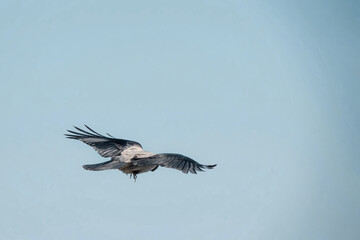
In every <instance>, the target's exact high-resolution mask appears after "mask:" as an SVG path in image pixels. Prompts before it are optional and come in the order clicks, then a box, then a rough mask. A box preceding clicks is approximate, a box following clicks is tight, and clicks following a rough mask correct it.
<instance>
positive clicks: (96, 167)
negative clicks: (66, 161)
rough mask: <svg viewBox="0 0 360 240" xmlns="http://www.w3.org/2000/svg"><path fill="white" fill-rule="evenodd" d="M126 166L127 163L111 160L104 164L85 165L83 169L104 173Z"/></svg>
mask: <svg viewBox="0 0 360 240" xmlns="http://www.w3.org/2000/svg"><path fill="white" fill-rule="evenodd" d="M124 165H125V163H123V162H118V161H112V160H110V161H107V162H103V163H97V164H89V165H84V166H83V168H84V169H86V170H90V171H103V170H108V169H118V168H120V167H122V166H124Z"/></svg>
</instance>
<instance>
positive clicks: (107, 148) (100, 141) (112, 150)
mask: <svg viewBox="0 0 360 240" xmlns="http://www.w3.org/2000/svg"><path fill="white" fill-rule="evenodd" d="M85 127H86V128H87V129H88V130H89V131H85V130H83V129H81V128H78V127H75V126H74V128H75V129H76V130H78V132H75V131H71V130H67V131H68V132H69V133H70V134H65V136H66V137H67V138H70V139H75V140H79V141H82V142H84V143H86V144H87V145H90V146H91V147H93V148H94V149H95V150H96V151H97V152H98V153H99V154H100V155H101V156H102V157H114V156H119V155H121V152H122V151H124V150H125V149H127V148H129V147H132V146H137V147H139V148H141V149H142V146H141V145H140V143H138V142H134V141H130V140H126V139H118V138H114V137H106V136H103V135H101V134H99V133H97V132H95V131H94V130H92V129H91V128H90V127H88V126H86V125H85Z"/></svg>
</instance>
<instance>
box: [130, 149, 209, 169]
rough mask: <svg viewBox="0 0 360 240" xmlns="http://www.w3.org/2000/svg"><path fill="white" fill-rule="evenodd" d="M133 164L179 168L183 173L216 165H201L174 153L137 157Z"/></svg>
mask: <svg viewBox="0 0 360 240" xmlns="http://www.w3.org/2000/svg"><path fill="white" fill-rule="evenodd" d="M133 164H134V165H135V166H147V165H160V166H162V167H167V168H174V169H177V170H180V171H182V172H183V173H188V172H189V171H190V172H191V173H194V174H196V171H203V169H204V168H208V169H211V168H213V167H215V166H216V164H215V165H202V164H200V163H198V162H196V161H194V160H193V159H191V158H189V157H186V156H183V155H180V154H174V153H162V154H156V155H154V156H151V157H147V158H138V159H136V160H134V161H133Z"/></svg>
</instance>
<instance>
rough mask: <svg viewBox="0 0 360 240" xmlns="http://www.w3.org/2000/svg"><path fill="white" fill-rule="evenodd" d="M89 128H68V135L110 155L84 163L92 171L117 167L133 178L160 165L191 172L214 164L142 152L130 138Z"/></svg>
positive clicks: (176, 155)
mask: <svg viewBox="0 0 360 240" xmlns="http://www.w3.org/2000/svg"><path fill="white" fill-rule="evenodd" d="M85 127H86V128H87V129H88V131H85V130H83V129H80V128H78V127H75V126H74V128H75V129H76V130H77V132H76V131H71V130H67V131H68V132H69V133H67V134H65V136H66V137H67V138H70V139H75V140H79V141H82V142H84V143H86V144H88V145H90V146H91V147H93V148H94V149H95V150H96V151H97V152H98V153H99V154H100V155H101V156H102V157H104V158H110V160H109V161H106V162H103V163H98V164H89V165H84V166H83V168H84V169H86V170H91V171H102V170H108V169H119V170H120V171H122V172H123V173H125V174H130V178H131V177H133V178H134V180H136V178H137V174H140V173H145V172H148V171H155V170H156V169H157V168H158V167H159V166H161V167H167V168H174V169H177V170H180V171H182V172H183V173H186V174H187V173H188V172H191V173H194V174H196V171H203V169H205V168H208V169H212V168H214V167H215V166H216V164H214V165H202V164H200V163H198V162H196V161H194V160H193V159H191V158H189V157H186V156H183V155H181V154H176V153H161V154H155V153H152V152H148V151H144V149H143V148H142V146H141V144H140V143H138V142H135V141H131V140H125V139H118V138H114V137H113V136H111V135H110V134H108V133H107V136H104V135H101V134H99V133H97V132H95V131H94V130H92V129H91V128H90V127H88V126H86V125H85Z"/></svg>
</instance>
